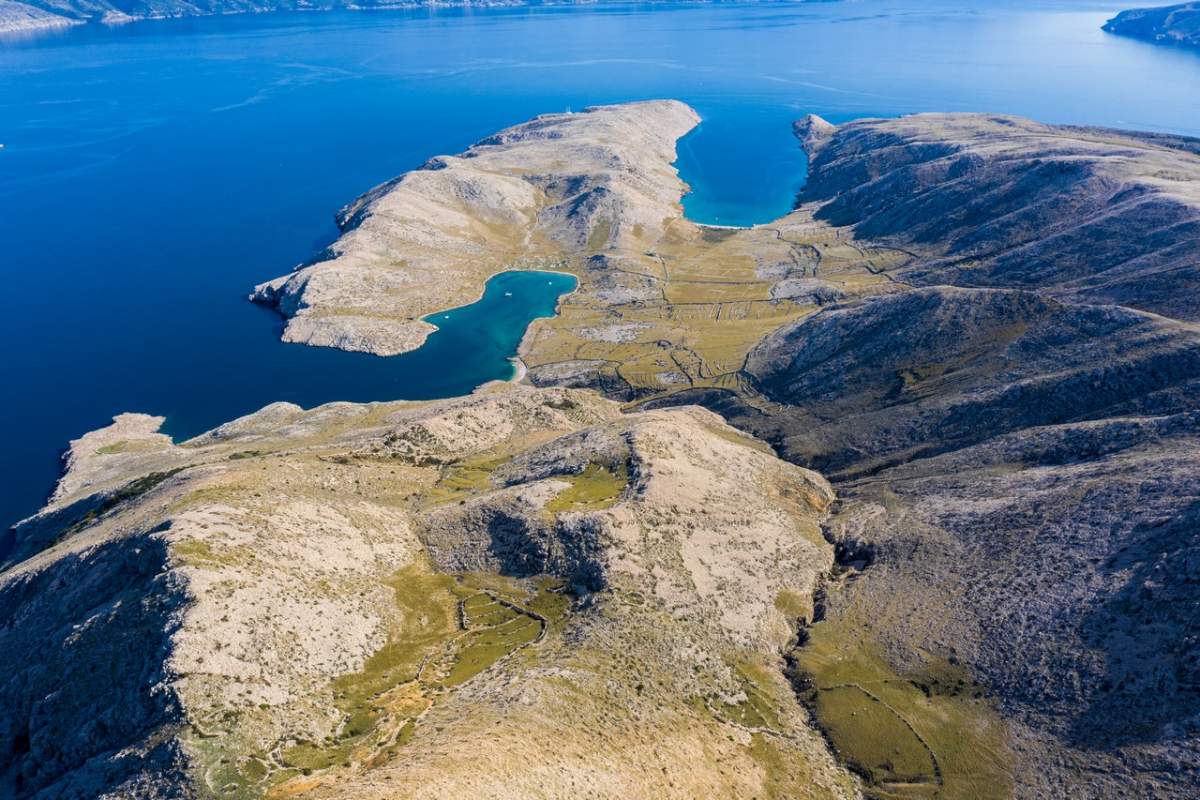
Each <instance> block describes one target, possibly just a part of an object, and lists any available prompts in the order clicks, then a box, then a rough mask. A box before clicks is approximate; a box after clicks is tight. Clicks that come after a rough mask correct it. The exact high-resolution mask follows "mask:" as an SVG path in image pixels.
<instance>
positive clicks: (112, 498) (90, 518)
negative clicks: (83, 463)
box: [59, 467, 187, 540]
mask: <svg viewBox="0 0 1200 800" xmlns="http://www.w3.org/2000/svg"><path fill="white" fill-rule="evenodd" d="M185 469H187V467H176V468H175V469H169V470H166V471H164V472H151V473H150V474H149V475H143V476H142V477H140V478H138V479H136V480H132V481H130V482H129V483H127V484H125V485H124V486H121V487H119V488H117V489H115V490H114V491H112V492H111V493H110V494H108V495H106V496H105V498H104V499H103V500H101V501H100V504H99V505H97V506H96V507H95V508H93V509H92V510H91V511H89V512H87V513H86V514H84V515H83V517H81V518H80V519H79V520H77V521H76V522H75V523H74V524H73V525H71V527H69V528H67V529H66V530H65V531H64V532H63V535H62V536H60V537H59V540H61V539H63V538H66V537H67V536H70V535H71V534H73V533H76V532H77V531H81V530H83V529H84V528H86V527H87V526H88V525H91V524H92V523H93V522H95V521H96V520H97V519H99V518H100V517H102V516H104V515H105V514H107V513H108V512H109V511H112V510H113V509H114V508H116V507H117V506H119V505H121V504H122V503H124V502H126V501H129V500H133V499H134V498H137V497H141V496H142V495H144V494H146V493H147V492H149V491H150V490H151V489H153V488H155V487H156V486H158V485H159V484H160V483H162V482H164V481H166V480H168V479H169V478H172V477H174V476H175V475H177V474H178V473H180V472H183V470H185Z"/></svg>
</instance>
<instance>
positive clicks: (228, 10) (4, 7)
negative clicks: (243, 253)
mask: <svg viewBox="0 0 1200 800" xmlns="http://www.w3.org/2000/svg"><path fill="white" fill-rule="evenodd" d="M651 1H652V2H655V1H657V2H669V1H670V0H651ZM683 1H684V2H686V1H687V0H683ZM800 2H838V0H800ZM594 3H595V0H201V2H195V3H193V2H189V1H188V0H131V2H121V1H120V0H0V34H4V33H20V32H25V31H35V30H45V29H50V28H63V27H69V26H72V25H83V24H87V23H102V24H106V25H119V24H122V23H126V22H134V21H137V20H147V19H178V18H182V17H207V16H215V15H219V14H253V13H263V12H268V11H333V10H337V9H342V10H347V11H365V10H375V11H378V10H388V9H393V10H401V9H418V8H503V7H509V6H540V5H555V6H565V5H594Z"/></svg>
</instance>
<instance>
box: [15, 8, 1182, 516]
mask: <svg viewBox="0 0 1200 800" xmlns="http://www.w3.org/2000/svg"><path fill="white" fill-rule="evenodd" d="M1127 5H1136V3H1133V2H1132V0H1054V2H1046V0H970V2H963V1H962V0H847V2H827V3H798V2H796V3H792V2H780V3H754V4H739V3H733V2H726V3H655V4H648V5H637V4H623V5H602V4H601V5H591V6H583V7H578V6H577V7H568V6H548V5H547V6H541V7H527V8H495V9H482V8H477V9H457V10H456V9H421V10H411V11H388V12H383V11H380V12H361V13H354V12H330V13H279V14H249V15H245V16H225V17H213V18H207V19H193V20H161V21H154V22H141V23H132V24H128V25H119V26H114V27H105V26H103V25H84V26H79V27H77V28H74V29H70V30H61V31H54V32H49V33H46V34H43V35H37V36H26V37H14V38H8V39H4V38H0V143H2V144H3V145H4V148H3V149H0V243H2V246H3V250H2V251H0V343H2V348H3V349H2V350H0V442H2V443H3V445H4V455H3V465H4V470H3V474H4V479H3V481H0V525H3V524H7V523H9V522H11V521H13V520H15V519H17V518H18V517H20V516H23V515H25V514H28V513H31V512H32V511H34V510H36V509H37V507H38V506H39V505H40V504H41V502H42V501H43V500H44V498H45V495H46V492H47V491H48V490H49V489H50V487H51V486H52V484H53V482H54V479H55V476H56V475H57V474H58V470H59V467H60V463H59V459H58V455H59V453H60V452H61V449H62V448H63V447H64V446H65V445H66V443H67V441H68V440H69V439H71V438H73V437H77V436H79V435H80V434H82V433H84V432H85V431H88V430H90V429H92V428H96V427H100V426H102V425H105V424H107V422H108V421H109V419H111V417H112V415H113V414H117V413H120V412H122V411H142V412H146V413H151V414H161V415H165V416H166V417H167V420H168V422H167V428H168V430H169V432H171V433H172V434H173V435H176V436H188V435H191V434H196V433H200V432H202V431H204V430H205V429H206V428H209V427H212V426H214V425H218V424H220V423H221V422H224V421H226V420H228V419H230V418H232V417H235V416H238V415H240V414H245V413H248V412H251V411H254V410H255V409H257V408H259V407H261V406H263V405H264V404H266V403H269V402H272V401H275V400H290V401H292V402H296V403H299V404H301V405H304V406H312V405H315V404H318V403H322V402H327V401H332V400H385V399H400V398H429V397H436V396H439V395H451V394H458V393H461V392H464V391H469V390H470V389H471V388H473V387H474V386H475V385H476V384H477V383H478V382H480V381H482V380H486V379H489V378H495V377H504V376H506V375H507V374H508V369H509V367H508V364H507V361H506V359H505V358H504V354H507V353H510V352H512V350H513V348H514V347H515V344H505V343H504V342H503V341H501V340H502V339H506V338H507V339H511V341H512V342H515V341H516V338H519V336H520V334H521V332H522V331H523V330H524V326H525V324H526V323H527V321H528V317H530V316H536V315H537V314H541V313H548V312H549V308H550V307H551V306H552V305H553V297H554V296H557V294H556V292H558V291H559V290H561V289H562V287H561V286H552V285H545V286H544V287H543V286H540V285H539V286H534V285H532V284H531V285H530V286H529V291H531V292H532V291H534V290H535V289H536V290H537V291H542V290H543V289H544V290H545V292H546V293H545V294H544V295H542V296H540V299H539V298H532V297H531V298H529V299H528V303H529V304H528V305H527V306H526V307H525V308H524V309H523V310H522V311H521V313H519V314H517V315H516V316H515V317H508V316H506V314H505V312H506V311H511V310H514V309H513V306H515V305H516V304H517V302H514V303H513V304H512V305H507V304H506V303H505V302H503V301H504V299H505V295H504V292H503V291H500V292H499V294H495V295H494V294H493V293H492V292H491V291H489V294H488V296H487V297H486V298H485V303H488V304H490V303H492V302H493V301H494V302H495V303H497V304H498V305H496V306H491V305H488V306H487V308H486V309H477V311H476V312H471V314H472V315H477V319H478V320H482V321H483V322H484V323H485V324H484V325H483V326H482V327H476V328H475V330H474V332H472V333H466V334H464V338H463V339H461V340H460V339H458V338H457V337H458V335H459V334H458V333H455V332H452V329H451V328H450V326H447V327H446V328H445V329H444V330H443V332H442V333H440V334H437V335H435V336H434V337H431V339H430V342H429V345H428V349H425V350H423V351H418V352H417V353H415V354H411V355H406V356H402V357H399V358H395V359H384V358H377V357H374V356H366V355H360V354H354V353H343V352H339V351H336V350H328V349H323V348H316V347H305V346H302V345H295V344H285V343H283V342H281V341H280V340H279V333H280V328H281V325H282V323H281V321H280V319H279V317H278V316H277V315H276V314H274V313H273V312H271V311H269V310H267V309H264V308H260V307H258V306H255V305H253V304H251V303H249V302H247V301H246V295H247V293H248V292H249V291H250V289H251V287H252V286H254V285H255V284H257V283H260V282H262V281H264V280H267V279H270V278H274V277H276V276H278V275H282V274H284V273H286V272H287V271H288V270H289V269H290V268H292V267H293V266H294V265H296V264H298V263H301V262H304V261H306V260H307V259H309V258H311V256H312V255H313V253H315V252H318V251H320V250H321V249H322V248H324V247H326V246H327V245H328V244H329V243H330V242H331V241H332V239H333V238H334V237H335V236H336V235H337V231H336V229H335V228H334V226H333V224H332V215H333V212H334V211H335V210H336V209H337V208H338V207H339V206H341V205H342V204H344V203H346V202H349V201H350V200H352V199H354V198H355V197H356V196H358V195H359V194H361V193H362V192H364V191H366V190H368V189H370V188H371V187H372V186H374V185H376V184H378V183H380V182H382V181H385V180H388V179H389V178H392V177H394V176H396V175H398V174H400V173H401V172H404V171H405V170H409V169H413V168H416V167H418V166H420V165H421V164H422V163H424V162H425V161H426V159H428V158H429V157H431V156H433V155H436V154H439V153H456V152H459V151H461V150H462V149H463V148H465V147H467V146H468V145H470V144H471V143H472V142H474V141H476V140H478V139H480V138H482V137H484V136H488V135H490V134H492V133H494V132H495V131H497V130H499V129H500V128H503V127H505V126H508V125H513V124H515V123H518V122H521V121H523V120H526V119H528V118H530V117H532V116H534V115H536V114H543V113H547V112H553V111H561V110H563V109H566V108H568V107H570V108H572V109H575V110H578V109H580V108H583V107H584V106H587V105H589V104H594V103H612V102H621V101H627V100H639V99H646V98H655V97H674V98H678V99H680V100H683V101H685V102H687V103H690V104H691V105H692V106H693V107H694V108H696V110H697V111H699V112H700V115H701V116H702V117H703V123H702V124H701V126H700V127H699V128H698V129H697V130H696V131H695V132H693V133H692V134H690V135H689V136H687V137H686V138H685V139H684V140H683V142H682V143H681V144H680V147H679V161H678V166H679V170H680V173H681V175H682V177H683V179H684V180H686V181H687V182H688V183H689V184H690V185H691V187H692V193H691V194H689V195H688V196H687V197H686V198H685V199H684V207H685V210H686V213H687V214H688V216H689V217H691V218H692V219H695V220H698V221H701V222H708V223H717V224H724V225H748V224H753V223H756V222H765V221H767V220H770V219H773V218H775V217H777V216H779V215H781V214H784V213H786V212H787V211H788V209H789V208H790V206H791V203H792V199H793V196H794V194H795V191H796V189H797V188H798V187H799V186H800V185H801V183H802V182H803V179H804V174H805V160H804V157H803V155H802V154H801V153H800V151H799V149H798V148H797V147H796V144H795V140H794V139H793V138H792V135H791V130H790V125H791V122H792V120H794V119H796V118H797V117H799V116H801V115H803V114H805V113H806V112H816V113H819V114H822V115H825V116H826V117H828V118H829V119H831V120H832V121H834V122H840V121H845V120H848V119H851V118H855V117H864V116H892V115H896V114H902V113H908V112H913V111H964V110H971V111H994V112H1005V113H1015V114H1024V115H1026V116H1032V117H1035V118H1038V119H1043V120H1045V121H1048V122H1070V123H1090V124H1103V125H1116V126H1120V127H1127V128H1138V129H1145V130H1164V131H1174V132H1178V133H1190V134H1193V135H1195V134H1198V133H1200V91H1197V88H1196V87H1197V86H1200V56H1197V55H1195V54H1192V53H1188V52H1185V51H1180V50H1177V49H1174V48H1164V47H1155V46H1154V45H1150V44H1145V43H1142V42H1137V41H1133V40H1129V39H1122V38H1119V37H1115V36H1110V35H1108V34H1105V33H1104V32H1102V31H1101V30H1100V25H1101V24H1102V23H1103V22H1104V20H1105V19H1106V18H1107V17H1109V16H1111V15H1112V13H1113V11H1114V10H1115V9H1116V8H1119V7H1121V6H1127ZM504 280H509V279H508V278H505V279H504ZM512 280H517V281H518V282H520V281H523V280H534V279H533V278H514V279H512ZM553 280H566V279H565V278H553ZM514 297H516V292H515V291H514ZM462 313H464V314H466V313H467V312H466V311H465V310H464V311H463V312H462ZM455 330H458V329H455ZM461 330H462V331H466V330H467V328H466V327H464V328H462V329H461ZM439 337H440V338H439ZM439 341H444V342H445V343H444V344H438V342H439ZM452 345H453V346H452ZM439 348H445V349H439ZM476 357H478V360H477V358H476Z"/></svg>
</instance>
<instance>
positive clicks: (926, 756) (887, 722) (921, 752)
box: [816, 686, 938, 786]
mask: <svg viewBox="0 0 1200 800" xmlns="http://www.w3.org/2000/svg"><path fill="white" fill-rule="evenodd" d="M816 708H817V716H818V718H819V719H820V720H821V724H822V726H824V728H825V731H826V733H827V734H828V736H829V739H830V741H831V742H832V743H833V746H834V749H835V751H836V752H837V753H838V755H839V756H841V757H842V758H843V759H844V760H846V761H847V762H848V763H850V764H851V765H852V766H854V768H855V770H856V771H857V772H859V773H860V774H862V775H865V776H868V779H869V781H870V782H871V783H872V784H876V785H879V784H887V783H925V784H929V785H930V786H936V785H937V782H938V775H937V771H938V770H937V765H936V764H935V762H934V760H933V756H932V754H931V753H930V751H929V750H928V749H926V747H925V744H924V743H923V742H922V741H921V739H920V738H918V737H917V735H916V733H915V732H914V731H913V730H912V729H911V728H910V727H909V726H908V723H907V722H905V721H904V719H903V718H902V717H900V715H899V714H897V713H896V712H895V711H893V710H892V709H891V707H889V706H888V705H887V704H886V703H884V702H883V701H882V700H880V699H879V698H878V697H876V696H875V695H873V694H871V693H870V692H868V691H866V690H865V689H863V688H861V687H859V686H835V687H832V688H828V689H819V690H818V691H817V697H816Z"/></svg>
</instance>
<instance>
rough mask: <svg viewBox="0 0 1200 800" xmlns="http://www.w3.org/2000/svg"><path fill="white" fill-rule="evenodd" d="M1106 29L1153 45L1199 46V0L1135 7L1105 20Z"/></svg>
mask: <svg viewBox="0 0 1200 800" xmlns="http://www.w3.org/2000/svg"><path fill="white" fill-rule="evenodd" d="M1104 30H1106V31H1108V32H1109V33H1113V34H1116V35H1118V36H1128V37H1130V38H1132V39H1140V40H1142V41H1145V42H1151V43H1153V44H1164V45H1173V46H1176V47H1187V48H1200V2H1192V3H1180V4H1178V5H1173V6H1162V7H1156V8H1132V9H1129V10H1128V11H1122V12H1121V13H1120V14H1117V16H1115V17H1113V18H1112V19H1110V20H1109V21H1108V22H1106V23H1104Z"/></svg>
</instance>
